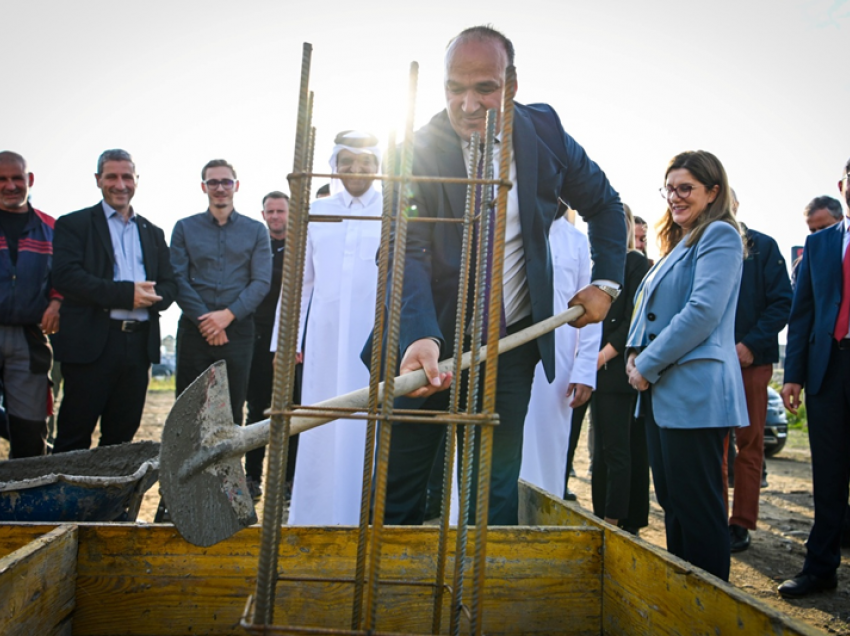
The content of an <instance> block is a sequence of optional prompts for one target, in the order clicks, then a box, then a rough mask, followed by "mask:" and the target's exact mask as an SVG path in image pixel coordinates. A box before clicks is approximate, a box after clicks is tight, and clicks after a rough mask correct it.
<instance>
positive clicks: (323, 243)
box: [274, 188, 382, 526]
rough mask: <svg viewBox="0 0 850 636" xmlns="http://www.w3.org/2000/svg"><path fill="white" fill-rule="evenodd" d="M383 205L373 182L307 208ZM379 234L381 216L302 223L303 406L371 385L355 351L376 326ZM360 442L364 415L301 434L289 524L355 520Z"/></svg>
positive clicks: (375, 210)
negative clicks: (356, 193) (360, 193)
mask: <svg viewBox="0 0 850 636" xmlns="http://www.w3.org/2000/svg"><path fill="white" fill-rule="evenodd" d="M381 206H382V196H381V193H380V192H378V191H377V190H376V189H375V188H371V189H370V190H369V191H368V192H367V193H366V194H364V195H363V196H362V197H361V198H360V199H354V198H352V197H351V195H350V194H349V193H348V192H347V191H343V192H340V193H338V194H336V195H333V196H331V197H327V198H324V199H318V200H316V201H315V202H314V203H313V204H312V206H311V208H310V214H316V215H346V216H352V215H358V216H371V217H380V215H381ZM380 239H381V223H380V221H342V222H337V223H329V222H313V221H311V222H310V224H309V226H308V230H307V252H306V258H305V261H304V287H303V291H302V308H301V321H302V324H301V331H300V333H299V338H298V341H299V343H301V342H302V335H303V334H304V321H305V317H306V321H307V322H306V340H303V342H304V371H303V378H302V385H301V403H302V404H308V405H309V404H315V403H316V402H320V401H322V400H326V399H329V398H332V397H335V396H337V395H341V394H343V393H348V392H349V391H353V390H355V389H360V388H362V387H365V386H368V384H369V370H368V368H367V367H366V366H365V365H364V364H363V363H362V362H361V361H360V351H361V350H362V348H363V345H364V344H365V342H366V339H367V338H368V337H369V333H370V332H371V331H372V326H373V324H374V316H375V294H376V287H377V278H378V268H377V265H376V264H375V257H376V255H377V252H378V247H379V245H380ZM308 305H309V316H307V308H308ZM274 342H276V338H275V339H274ZM299 349H300V347H299ZM365 442H366V422H364V421H362V420H338V421H336V422H331V423H329V424H325V425H323V426H319V427H317V428H314V429H312V430H309V431H306V432H304V433H301V435H300V438H299V442H298V459H297V461H296V464H295V477H294V481H293V486H292V502H291V504H290V509H289V523H290V524H293V525H322V526H327V525H335V524H342V525H357V524H358V523H359V521H360V495H361V488H362V482H363V454H364V449H365Z"/></svg>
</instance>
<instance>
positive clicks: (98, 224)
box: [91, 203, 115, 267]
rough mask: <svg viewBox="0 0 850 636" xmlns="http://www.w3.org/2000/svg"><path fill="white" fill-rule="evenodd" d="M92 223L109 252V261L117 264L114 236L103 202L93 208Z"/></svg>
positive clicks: (104, 247) (113, 264)
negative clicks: (110, 232) (111, 233)
mask: <svg viewBox="0 0 850 636" xmlns="http://www.w3.org/2000/svg"><path fill="white" fill-rule="evenodd" d="M91 212H92V224H93V225H94V230H95V234H97V236H98V238H99V239H100V242H101V243H102V244H103V249H105V250H106V253H107V254H109V262H110V263H112V266H113V267H114V266H115V252H114V248H113V247H112V237H111V236H110V234H109V226H108V225H107V224H106V212H105V211H104V209H103V204H102V203H98V204H97V205H96V206H94V207H93V208H92V209H91Z"/></svg>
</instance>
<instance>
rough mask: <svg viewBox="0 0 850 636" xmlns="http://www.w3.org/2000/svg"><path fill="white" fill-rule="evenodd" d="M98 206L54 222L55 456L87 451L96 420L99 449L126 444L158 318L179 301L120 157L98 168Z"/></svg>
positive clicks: (108, 155) (103, 158) (132, 168)
mask: <svg viewBox="0 0 850 636" xmlns="http://www.w3.org/2000/svg"><path fill="white" fill-rule="evenodd" d="M95 179H96V180H97V187H98V188H100V190H101V193H102V194H103V201H101V202H100V203H98V204H97V205H94V206H92V207H90V208H86V209H84V210H79V211H77V212H72V213H71V214H66V215H65V216H62V217H60V218H59V219H58V220H57V221H56V230H55V232H54V235H53V282H54V285H55V286H56V289H57V290H58V291H59V292H60V293H62V294H63V295H64V296H65V300H64V301H63V303H62V309H61V310H60V316H61V319H62V329H61V331H59V332H58V333H57V334H56V335H55V336H54V339H53V348H54V353H55V355H56V359H57V360H59V361H60V362H61V363H62V374H63V376H64V382H65V394H64V397H63V399H62V408H61V409H60V411H59V418H58V421H57V435H56V442H55V444H54V445H53V452H54V453H60V452H65V451H72V450H81V449H86V448H88V447H89V446H90V445H91V435H92V432H93V431H94V428H95V425H96V424H97V421H98V419H100V446H107V445H110V444H121V443H123V442H129V441H131V440H132V439H133V436H134V435H135V434H136V431H137V430H138V428H139V424H140V422H141V420H142V411H143V409H144V406H145V396H146V395H147V387H148V378H149V376H150V366H151V363H152V362H159V347H160V337H159V313H160V312H161V311H165V310H166V309H168V307H169V305H171V303H172V302H173V301H174V298H175V296H176V295H177V282H176V280H175V278H174V271H173V270H172V269H171V261H170V260H169V251H168V245H167V244H166V242H165V236H164V235H163V233H162V230H161V229H159V228H158V227H157V226H155V225H154V224H153V223H151V222H150V221H148V220H147V219H145V218H143V217H141V216H139V215H138V214H136V212H135V210H134V209H133V207H132V206H131V205H130V202H131V201H132V199H133V195H134V194H135V193H136V186H137V185H138V176H137V175H136V165H135V163H134V162H133V158H132V156H131V155H130V154H129V153H128V152H126V151H125V150H120V149H114V150H107V151H105V152H104V153H103V154H101V155H100V158H99V159H98V162H97V174H95Z"/></svg>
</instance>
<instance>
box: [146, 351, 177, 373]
mask: <svg viewBox="0 0 850 636" xmlns="http://www.w3.org/2000/svg"><path fill="white" fill-rule="evenodd" d="M176 369H177V365H176V363H175V361H174V358H173V357H170V356H168V357H166V356H162V357H161V359H160V361H159V362H157V363H156V364H152V365H151V375H152V376H153V377H155V378H170V377H171V376H172V375H174V371H175V370H176Z"/></svg>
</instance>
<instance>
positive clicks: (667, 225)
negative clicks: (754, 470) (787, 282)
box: [626, 150, 749, 580]
mask: <svg viewBox="0 0 850 636" xmlns="http://www.w3.org/2000/svg"><path fill="white" fill-rule="evenodd" d="M661 193H662V196H664V197H665V199H666V200H667V212H666V214H665V216H664V218H663V219H662V221H661V223H660V228H659V233H658V234H659V236H658V239H659V246H660V247H661V253H662V255H663V258H662V259H661V260H660V261H659V262H658V263H657V264H656V265H655V266H654V267H653V268H652V269H651V270H650V271H649V273H648V274H647V275H646V277H645V278H644V280H643V282H642V283H641V285H640V288H639V289H638V294H637V297H636V299H635V311H634V315H633V316H632V324H631V329H630V331H629V338H628V342H627V350H628V362H627V364H626V371H627V373H628V374H629V382H630V383H631V385H632V386H633V387H635V388H636V389H638V390H639V391H641V394H640V397H639V404H638V408H639V409H640V410H641V411H642V412H643V413H644V414H645V416H646V435H647V442H648V446H649V461H650V465H651V466H652V476H653V482H654V484H655V493H656V495H657V496H658V503H659V504H661V507H662V508H663V509H664V525H665V529H666V532H667V550H669V551H670V552H671V553H672V554H675V555H676V556H679V557H681V558H682V559H685V560H686V561H689V562H690V563H693V564H694V565H696V566H698V567H701V568H703V569H704V570H707V571H708V572H710V573H711V574H714V575H715V576H717V577H719V578H721V579H723V580H729V563H730V557H729V528H728V523H727V519H726V502H725V501H724V500H723V468H722V467H723V440H724V438H725V437H726V435H728V433H729V428H730V427H736V426H747V425H748V424H749V420H748V416H747V408H746V402H745V399H744V385H743V381H742V380H741V369H740V364H739V362H738V356H737V354H736V352H735V310H736V307H737V304H738V289H739V287H740V284H741V270H742V267H743V251H744V244H743V238H742V235H741V229H740V227H739V226H738V223H737V221H736V220H735V216H734V214H733V213H732V209H731V196H730V189H729V182H728V180H727V178H726V171H725V170H724V169H723V166H722V164H721V163H720V161H719V160H718V159H717V157H715V156H714V155H712V154H711V153H708V152H705V151H702V150H698V151H695V152H684V153H682V154H680V155H677V156H676V157H674V158H673V160H672V161H671V162H670V165H669V166H668V167H667V172H666V173H665V185H664V187H662V188H661Z"/></svg>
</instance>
